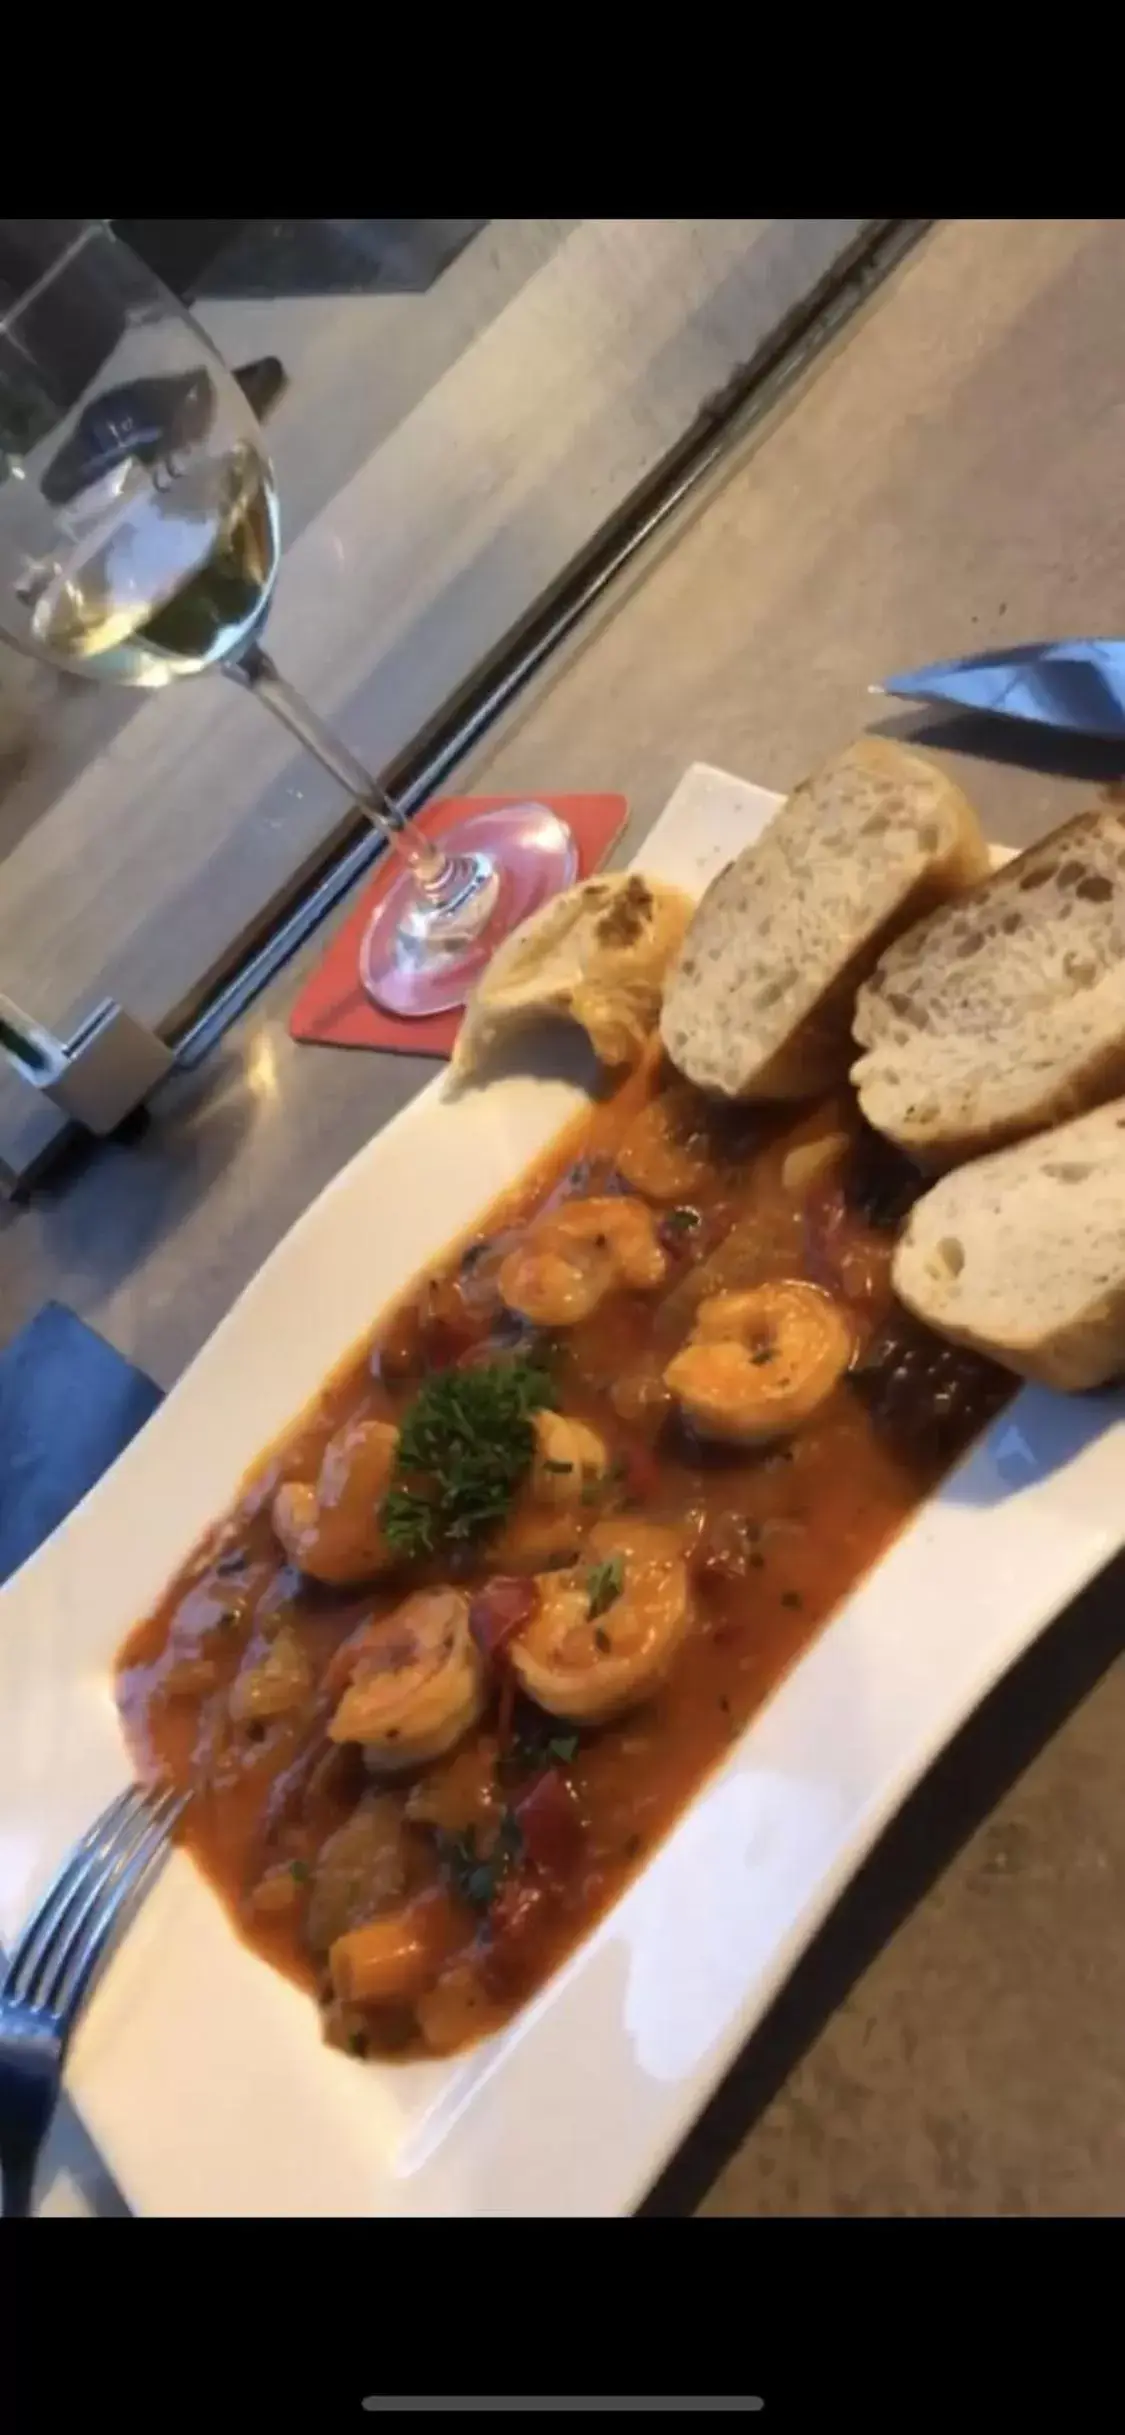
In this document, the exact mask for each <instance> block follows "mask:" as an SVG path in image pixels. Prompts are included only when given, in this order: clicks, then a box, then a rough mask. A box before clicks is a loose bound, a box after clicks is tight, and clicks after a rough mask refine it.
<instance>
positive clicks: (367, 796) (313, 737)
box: [223, 643, 465, 907]
mask: <svg viewBox="0 0 1125 2435" xmlns="http://www.w3.org/2000/svg"><path fill="white" fill-rule="evenodd" d="M223 674H224V675H225V676H231V677H234V679H235V680H236V682H237V683H238V684H240V685H242V686H244V687H245V688H246V691H247V692H248V693H252V694H253V695H254V697H255V699H256V700H257V701H259V702H262V703H264V705H265V707H266V709H267V710H272V712H273V715H274V717H275V719H280V721H281V724H282V726H283V727H287V728H288V729H289V732H290V734H291V735H294V736H296V738H297V740H298V743H300V744H303V745H304V747H305V749H306V751H307V752H310V753H311V754H312V756H313V759H314V761H319V762H320V765H321V768H322V769H326V770H327V771H328V772H329V775H330V776H331V777H333V778H335V779H336V780H337V781H338V783H339V785H341V786H342V787H343V788H344V791H345V793H346V794H348V795H350V796H352V798H353V799H354V801H355V802H356V803H357V804H358V805H359V808H360V810H361V812H363V813H364V815H365V817H366V818H367V819H368V820H369V821H370V822H371V826H372V828H374V829H378V831H379V834H380V836H381V837H382V838H383V839H384V840H385V842H386V844H387V845H388V846H389V847H390V849H391V852H392V854H396V855H397V856H398V859H399V861H400V862H403V863H405V865H406V868H407V870H408V871H409V872H410V875H411V877H412V879H413V880H414V883H415V886H416V887H417V888H418V889H419V890H420V892H421V894H422V896H423V897H425V899H426V901H427V903H428V904H431V905H434V906H439V907H445V906H447V905H449V904H451V903H452V902H453V901H454V899H455V898H456V896H457V895H458V894H459V893H460V892H461V890H462V889H463V888H464V885H465V874H464V873H463V872H462V871H460V870H459V868H458V866H457V864H456V863H455V862H453V861H452V860H451V858H450V856H449V855H448V854H443V853H442V852H441V850H440V848H439V847H437V846H435V845H431V843H430V840H429V838H428V837H424V836H422V835H421V834H420V832H419V831H418V830H417V829H416V828H413V827H411V826H410V825H409V824H408V823H407V822H406V821H405V820H404V819H403V818H402V815H401V813H399V812H397V811H396V810H395V807H394V805H393V803H392V802H391V800H390V798H389V796H387V795H385V794H384V793H383V790H382V788H381V787H379V786H377V785H376V783H375V780H374V778H373V777H372V775H371V772H370V770H367V769H365V768H364V766H363V763H362V761H357V760H356V757H355V754H354V753H351V752H349V750H348V747H347V745H346V744H342V743H341V741H340V738H339V736H337V735H334V734H333V731H332V729H331V728H330V727H326V726H325V724H324V721H323V719H321V718H318V717H317V714H316V712H315V710H311V709H310V707H309V704H308V703H307V702H306V701H305V700H304V698H303V696H302V695H301V694H299V693H297V692H296V691H295V689H294V687H293V686H292V685H290V684H289V683H288V682H287V680H286V678H285V677H283V676H280V675H279V674H278V671H277V669H276V668H275V666H274V664H273V661H272V660H271V658H270V656H269V653H268V652H266V651H263V650H262V647H261V645H260V643H250V644H249V645H248V647H247V649H246V650H245V651H244V652H243V653H242V654H241V657H240V658H238V659H236V660H227V661H226V662H225V664H224V668H223Z"/></svg>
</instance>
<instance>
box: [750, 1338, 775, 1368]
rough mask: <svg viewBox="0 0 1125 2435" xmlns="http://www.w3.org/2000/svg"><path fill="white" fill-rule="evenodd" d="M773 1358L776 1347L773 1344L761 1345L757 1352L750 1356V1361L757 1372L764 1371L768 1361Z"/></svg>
mask: <svg viewBox="0 0 1125 2435" xmlns="http://www.w3.org/2000/svg"><path fill="white" fill-rule="evenodd" d="M773 1357H774V1347H773V1345H772V1344H760V1345H759V1346H758V1349H757V1351H756V1352H754V1353H751V1355H750V1359H751V1361H752V1362H753V1364H754V1367H755V1369H756V1370H760V1369H762V1368H763V1367H764V1365H765V1363H766V1362H767V1361H772V1360H773Z"/></svg>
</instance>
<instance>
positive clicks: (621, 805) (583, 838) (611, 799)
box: [289, 794, 629, 1057]
mask: <svg viewBox="0 0 1125 2435" xmlns="http://www.w3.org/2000/svg"><path fill="white" fill-rule="evenodd" d="M534 800H535V802H536V803H545V804H547V805H548V807H549V809H550V810H551V811H552V812H557V813H558V815H559V818H560V820H565V821H566V823H567V826H568V827H569V828H570V829H572V830H573V832H574V837H575V841H576V843H577V846H578V869H579V876H580V878H582V879H586V878H588V876H589V874H590V872H591V871H596V870H597V868H598V865H599V863H601V862H604V860H605V857H606V855H607V854H608V853H609V851H610V849H611V847H612V846H614V845H615V844H616V842H617V839H618V838H619V837H620V835H621V831H622V829H623V828H624V826H625V821H626V817H627V814H628V808H629V807H628V805H627V803H626V800H625V797H624V795H540V794H536V796H535V798H534ZM528 801H529V797H528V796H527V795H445V796H443V797H442V799H441V800H440V802H436V803H427V804H426V806H425V809H424V810H423V811H421V812H419V814H418V818H417V825H418V826H419V827H421V828H422V829H424V830H425V832H426V834H427V835H428V836H431V837H438V836H440V835H441V833H442V830H443V829H447V828H448V827H449V825H450V823H451V821H453V820H459V819H461V817H462V816H463V814H464V813H466V812H494V811H499V810H500V808H501V806H502V805H503V804H505V803H526V802H528ZM389 859H390V858H389V856H387V855H384V856H383V857H382V858H381V860H380V863H379V868H378V871H377V872H376V875H375V877H374V879H373V880H372V882H371V886H370V887H369V888H366V889H365V890H364V893H363V895H362V897H361V898H360V901H359V903H358V905H356V907H355V909H354V911H353V912H352V913H351V914H350V915H349V917H348V919H347V921H346V922H345V923H344V926H343V929H342V930H341V931H340V932H339V933H338V935H337V937H336V938H335V939H334V940H333V942H332V945H331V946H330V948H329V950H328V953H327V955H326V956H325V959H324V962H323V964H321V966H320V967H319V970H318V971H316V972H314V974H313V976H312V979H311V980H309V981H306V983H305V986H304V988H303V990H302V991H301V994H300V997H299V998H298V1000H297V1003H296V1005H295V1006H294V1008H293V1011H292V1013H291V1015H290V1017H289V1030H290V1033H291V1035H292V1037H293V1039H294V1040H320V1041H324V1042H326V1043H327V1044H328V1045H329V1046H330V1047H332V1048H390V1049H396V1050H398V1051H399V1052H400V1053H401V1054H404V1055H406V1056H411V1057H448V1056H450V1055H451V1054H452V1050H453V1043H454V1041H455V1040H456V1038H457V1034H458V1032H459V1030H460V1028H461V1009H460V1008H459V1007H455V1008H454V1009H453V1011H452V1013H451V1014H447V1015H425V1016H423V1017H422V1018H421V1019H420V1020H417V1021H413V1022H412V1021H410V1020H409V1019H408V1018H406V1017H404V1016H402V1015H389V1014H385V1013H384V1011H383V1008H382V1007H381V1006H373V1005H372V1003H371V1000H370V998H369V997H368V995H367V992H366V990H365V989H364V987H363V984H362V982H361V980H360V977H359V948H360V941H361V939H362V937H363V934H364V931H365V930H366V928H367V925H368V922H369V921H370V919H371V912H372V908H373V906H374V905H376V904H377V903H378V900H379V898H380V896H381V895H382V893H383V890H384V888H385V887H386V885H387V880H388V876H389V871H388V865H389Z"/></svg>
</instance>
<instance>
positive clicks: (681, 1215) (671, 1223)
mask: <svg viewBox="0 0 1125 2435" xmlns="http://www.w3.org/2000/svg"><path fill="white" fill-rule="evenodd" d="M698 1224H699V1211H698V1209H669V1210H668V1211H667V1212H666V1214H665V1218H664V1225H665V1229H666V1231H667V1232H668V1233H669V1234H694V1232H695V1229H696V1227H697V1226H698Z"/></svg>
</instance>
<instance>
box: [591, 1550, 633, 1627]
mask: <svg viewBox="0 0 1125 2435" xmlns="http://www.w3.org/2000/svg"><path fill="white" fill-rule="evenodd" d="M624 1587H625V1558H624V1556H607V1557H606V1558H605V1561H604V1563H601V1564H591V1566H590V1569H589V1572H588V1573H587V1575H586V1613H587V1614H588V1616H589V1617H590V1621H591V1622H593V1621H594V1619H595V1617H596V1616H598V1615H604V1614H605V1611H606V1608H607V1607H610V1606H612V1605H613V1602H614V1600H615V1599H616V1598H620V1596H621V1592H622V1590H623V1589H624ZM603 1637H604V1635H603ZM594 1638H595V1640H598V1635H597V1633H596V1632H595V1634H594ZM598 1646H599V1648H600V1647H601V1641H600V1640H598Z"/></svg>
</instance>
